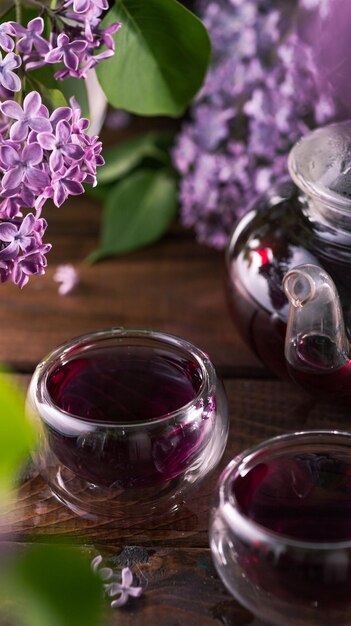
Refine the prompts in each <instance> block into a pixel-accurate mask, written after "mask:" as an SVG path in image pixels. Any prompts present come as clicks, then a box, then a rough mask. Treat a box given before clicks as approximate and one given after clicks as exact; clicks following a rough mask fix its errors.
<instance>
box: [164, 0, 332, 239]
mask: <svg viewBox="0 0 351 626" xmlns="http://www.w3.org/2000/svg"><path fill="white" fill-rule="evenodd" d="M329 2H330V0H323V1H322V2H320V1H319V2H317V0H291V2H288V3H284V4H282V3H281V2H279V1H278V0H212V1H211V2H208V1H205V0H202V1H201V0H200V2H198V7H199V14H200V15H201V17H202V18H203V20H204V23H205V25H206V26H207V28H208V31H209V33H210V37H211V40H212V47H213V61H212V66H211V68H210V71H209V74H208V77H207V80H206V82H205V85H204V87H203V89H202V91H201V92H200V94H199V96H198V97H197V100H196V101H195V103H194V105H193V107H192V110H191V120H190V122H187V123H185V125H184V127H183V129H182V132H181V134H180V135H179V137H178V139H177V143H176V146H175V149H174V155H173V156H174V163H175V166H176V168H177V170H178V171H179V173H180V174H181V176H182V179H181V186H180V201H181V215H182V221H183V223H184V225H185V226H187V227H194V228H195V230H196V234H197V237H198V239H199V240H200V241H202V242H206V243H207V244H209V245H212V246H214V247H217V248H223V247H224V246H225V245H226V242H227V239H228V234H229V232H230V230H231V228H232V226H233V223H234V222H235V220H236V219H237V218H238V217H240V216H241V215H243V213H244V212H245V211H246V210H247V209H248V207H249V206H250V203H251V202H252V200H253V199H254V198H255V196H256V195H257V194H259V193H263V192H265V191H266V190H267V189H268V188H269V187H270V185H271V184H272V183H273V182H274V181H275V180H277V179H278V178H279V177H280V176H282V175H285V174H286V165H287V153H288V151H289V149H290V148H291V146H292V144H293V143H294V142H295V141H296V140H297V139H298V138H299V137H300V136H301V135H303V134H304V133H306V132H307V131H308V130H309V128H311V127H313V126H315V125H316V124H322V123H325V122H327V121H329V120H331V119H332V118H333V117H334V116H335V108H334V103H333V101H332V99H331V97H330V96H328V94H327V93H325V92H324V93H322V92H321V90H320V86H319V85H318V80H317V76H316V67H315V60H314V57H313V51H312V48H311V45H310V43H309V42H308V39H307V38H306V37H305V36H304V33H303V28H302V27H301V25H302V24H303V23H304V20H305V22H309V23H310V22H311V20H312V19H314V20H316V19H318V20H322V19H327V16H328V3H329ZM306 17H307V18H308V19H307V20H306V19H305V18H306Z"/></svg>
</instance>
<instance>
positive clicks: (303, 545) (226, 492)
mask: <svg viewBox="0 0 351 626" xmlns="http://www.w3.org/2000/svg"><path fill="white" fill-rule="evenodd" d="M334 436H335V437H339V438H340V439H341V438H345V439H348V440H349V442H350V443H351V432H347V431H341V430H328V429H325V430H305V431H295V432H291V433H284V434H282V435H277V436H275V437H271V438H269V439H265V440H264V441H262V442H261V443H259V444H256V445H254V446H251V447H249V448H246V449H245V450H244V451H243V452H241V453H240V454H238V455H237V456H236V457H235V458H234V459H232V461H230V462H229V463H228V465H227V466H226V468H225V469H224V471H223V472H222V475H221V476H220V478H219V481H218V492H219V507H220V510H221V511H222V513H223V515H224V517H225V519H226V521H227V523H228V525H229V526H230V528H231V529H233V528H234V527H235V528H237V529H239V530H240V531H241V532H242V533H244V534H245V536H246V537H250V538H252V539H258V540H261V541H263V542H267V540H270V541H271V542H274V543H275V544H281V545H282V546H290V547H291V548H300V549H304V550H309V551H312V550H315V551H328V550H336V549H351V539H348V540H343V541H325V542H320V541H319V542H318V541H304V540H302V539H295V538H293V537H289V536H288V535H282V534H280V533H277V532H275V531H273V530H271V529H269V528H266V527H265V526H264V525H263V524H259V523H258V522H255V521H254V520H252V519H250V518H249V517H248V516H247V515H245V514H244V513H242V512H241V511H240V508H239V505H238V502H237V500H236V498H235V495H234V494H233V490H232V489H231V485H232V478H233V476H234V474H235V473H236V472H237V471H238V469H239V468H240V466H242V465H243V464H248V463H249V462H250V461H251V460H253V459H254V458H257V457H258V456H259V455H260V454H262V455H263V453H264V452H268V447H269V446H276V447H277V448H278V447H279V445H280V444H284V443H288V442H289V441H291V443H292V444H293V443H294V442H296V439H301V440H302V441H301V444H302V442H303V441H304V440H305V441H307V440H308V439H309V440H312V439H314V440H315V442H316V443H317V441H318V439H323V438H325V439H326V438H327V437H334ZM350 457H351V448H350Z"/></svg>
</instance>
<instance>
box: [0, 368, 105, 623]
mask: <svg viewBox="0 0 351 626" xmlns="http://www.w3.org/2000/svg"><path fill="white" fill-rule="evenodd" d="M35 440H36V432H35V428H34V426H32V425H31V423H30V422H29V421H28V420H27V419H26V416H25V410H24V397H23V394H22V393H21V392H20V390H19V389H18V388H17V387H16V385H15V384H14V382H13V381H12V379H11V377H10V375H9V374H4V373H1V374H0V490H1V493H0V498H1V500H0V502H1V505H0V518H1V517H3V518H4V519H6V520H7V519H11V511H10V510H9V507H10V502H13V499H14V490H13V489H14V486H15V483H16V477H17V476H18V471H19V469H20V467H21V465H22V463H23V462H24V461H25V460H26V459H27V457H28V455H29V453H30V451H31V450H32V448H33V446H34V445H35ZM10 497H11V498H12V500H10ZM8 516H9V517H8ZM0 522H1V519H0ZM5 527H6V524H5ZM10 539H11V537H10ZM102 604H103V587H102V583H101V580H100V579H99V578H98V576H96V574H94V573H93V572H92V570H91V568H90V559H89V558H87V557H86V556H85V555H83V554H82V553H81V552H80V551H79V550H78V549H77V548H70V547H67V546H62V545H37V546H33V545H32V546H30V547H27V546H23V545H21V546H19V545H16V544H15V543H11V542H9V537H8V531H7V533H6V536H5V537H1V535H0V615H1V617H2V616H3V617H5V619H6V620H7V623H9V624H11V625H12V624H14V626H83V625H84V626H98V625H99V624H101V610H102Z"/></svg>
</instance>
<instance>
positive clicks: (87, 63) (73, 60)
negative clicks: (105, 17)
mask: <svg viewBox="0 0 351 626" xmlns="http://www.w3.org/2000/svg"><path fill="white" fill-rule="evenodd" d="M42 8H43V14H45V12H46V14H47V18H48V20H50V22H51V24H50V30H51V35H50V38H49V40H47V39H45V36H44V19H43V17H36V18H34V19H33V20H31V21H30V22H29V23H28V24H27V26H26V27H25V26H23V25H22V24H19V23H17V22H5V23H3V24H1V25H0V49H2V50H3V51H4V52H7V53H8V54H7V55H6V56H5V58H4V59H2V57H1V52H0V86H2V87H5V88H6V89H8V90H11V91H19V90H20V80H19V77H18V76H17V74H16V73H14V72H13V70H14V69H18V67H19V66H20V65H21V64H22V62H23V67H24V69H25V71H26V72H30V71H31V70H34V69H38V68H40V67H42V66H43V65H45V64H46V63H52V64H58V63H60V64H61V67H60V68H59V69H58V70H57V71H56V72H55V78H56V79H58V80H64V79H65V78H68V77H74V78H86V75H87V72H88V71H89V70H91V69H93V68H94V67H96V66H97V65H98V63H100V62H101V61H103V60H105V59H108V58H110V57H111V56H112V55H113V54H114V52H115V43H114V39H113V35H114V34H115V33H116V32H117V30H118V29H119V28H120V26H121V24H120V23H119V22H115V23H114V24H111V25H110V26H108V27H107V28H104V29H103V28H101V15H102V12H103V11H104V10H106V9H107V8H108V2H107V0H71V1H68V2H64V1H63V0H61V2H57V5H56V7H55V10H54V11H48V10H46V8H45V5H44V4H43V7H42ZM63 26H64V30H63ZM15 45H16V51H17V52H18V54H19V55H21V56H22V58H21V57H20V56H18V55H17V54H14V53H13V50H14V48H15Z"/></svg>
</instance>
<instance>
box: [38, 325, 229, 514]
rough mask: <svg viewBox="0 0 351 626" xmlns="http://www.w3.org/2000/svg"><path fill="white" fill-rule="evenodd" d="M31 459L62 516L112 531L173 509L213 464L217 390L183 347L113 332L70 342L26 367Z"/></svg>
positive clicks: (213, 377) (222, 406)
mask: <svg viewBox="0 0 351 626" xmlns="http://www.w3.org/2000/svg"><path fill="white" fill-rule="evenodd" d="M27 410H28V413H29V416H30V417H31V418H34V419H35V420H36V422H37V423H38V424H39V426H40V444H39V450H38V451H37V453H36V456H35V460H36V463H37V465H38V467H39V471H40V473H41V474H42V475H43V477H44V478H45V479H46V481H47V482H48V484H49V485H50V487H51V489H52V491H53V493H54V494H55V495H56V496H57V497H58V498H59V499H60V500H61V501H62V502H64V503H65V504H66V505H67V506H68V507H69V508H70V509H72V510H73V511H75V512H76V513H78V514H81V515H84V516H88V517H92V518H95V517H101V516H102V517H107V518H110V519H114V520H119V522H120V523H121V524H126V525H128V524H130V522H131V521H132V520H133V522H138V521H140V522H142V521H143V520H145V519H146V518H149V517H153V516H160V515H164V514H168V513H169V512H172V511H176V510H177V508H179V506H180V504H181V503H182V502H183V501H184V496H185V495H186V493H187V492H188V491H189V489H191V488H192V487H193V486H194V485H198V484H199V483H200V482H201V481H202V480H203V479H204V478H205V477H206V476H207V475H208V473H209V472H210V471H211V470H212V469H213V468H214V467H215V466H216V465H217V463H218V461H219V460H220V458H221V456H222V454H223V451H224V448H225V445H226V441H227V435H228V410H227V401H226V396H225V392H224V388H223V385H222V383H221V381H220V380H219V378H218V376H217V374H216V371H215V368H214V366H213V365H212V363H211V361H210V360H209V358H208V356H207V355H206V354H205V353H203V352H202V351H201V350H199V349H198V348H196V347H195V346H193V345H192V344H190V343H189V342H187V341H184V340H183V339H180V338H178V337H174V336H172V335H168V334H165V333H158V332H153V331H148V330H125V329H121V328H115V329H109V330H102V331H96V332H94V333H91V334H88V335H84V336H82V337H78V338H75V339H72V340H71V341H69V342H67V343H66V344H64V345H62V346H60V347H58V348H57V349H56V350H54V351H53V352H52V353H51V354H49V355H48V356H47V357H46V358H45V359H44V360H43V361H42V362H41V363H40V364H39V365H38V366H37V368H36V371H35V373H34V375H33V378H32V381H31V384H30V387H29V391H28V398H27Z"/></svg>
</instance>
